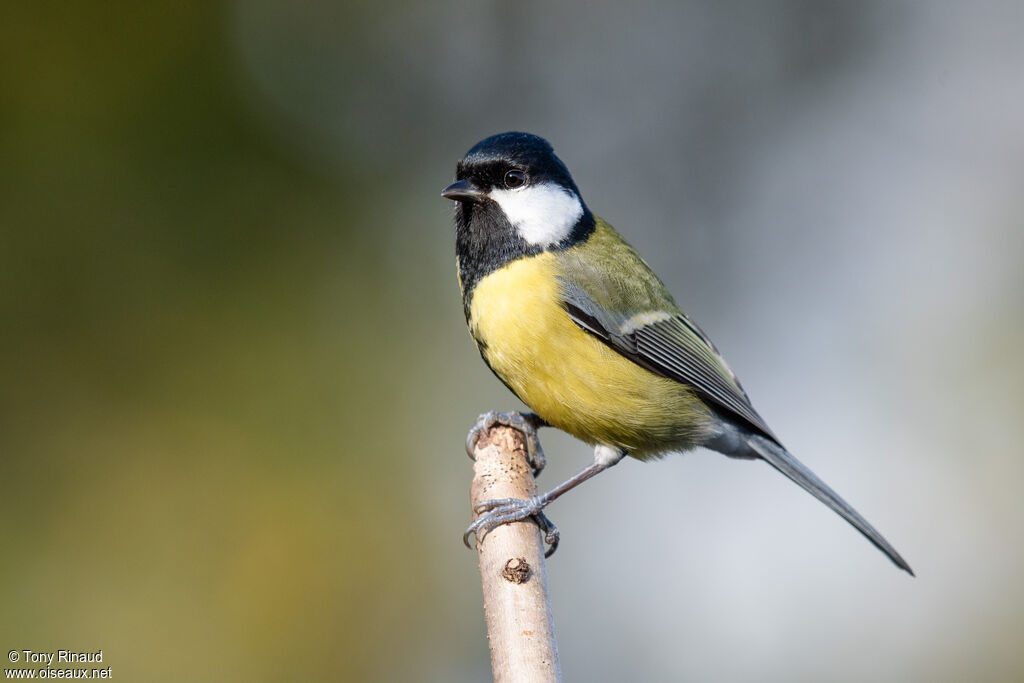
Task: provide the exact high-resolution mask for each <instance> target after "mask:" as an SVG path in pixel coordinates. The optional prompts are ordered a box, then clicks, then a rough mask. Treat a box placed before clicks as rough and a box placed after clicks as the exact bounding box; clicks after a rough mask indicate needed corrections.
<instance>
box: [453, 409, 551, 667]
mask: <svg viewBox="0 0 1024 683" xmlns="http://www.w3.org/2000/svg"><path fill="white" fill-rule="evenodd" d="M526 453H527V451H526V442H525V441H524V440H523V436H522V434H520V433H519V431H518V430H515V429H512V428H511V427H505V426H496V427H493V428H492V429H491V430H490V432H489V433H486V434H483V435H481V438H480V440H479V441H478V442H477V445H476V453H475V457H476V463H475V464H474V465H473V470H474V472H475V473H476V476H475V477H474V478H473V485H472V487H471V489H470V503H471V505H473V506H475V505H476V504H477V503H481V502H483V501H485V500H490V499H492V498H529V497H531V496H534V495H536V493H537V486H536V484H535V482H534V480H533V475H532V473H531V468H530V465H529V463H528V462H527V460H526ZM477 555H478V561H479V566H480V577H481V580H482V583H483V590H484V614H485V616H486V618H487V638H488V640H489V643H490V648H491V670H492V671H493V673H494V680H495V682H496V683H513V682H515V683H519V682H520V681H530V682H531V683H532V682H533V681H541V682H546V681H561V679H562V672H561V668H560V667H559V664H558V646H557V644H556V643H555V627H554V621H553V619H552V618H551V603H550V600H549V598H548V577H547V569H546V567H545V564H544V541H543V538H542V537H541V533H540V529H539V528H538V527H537V525H536V524H534V523H533V522H532V521H525V522H515V523H513V524H505V525H503V526H500V527H498V528H497V529H494V530H493V531H491V532H490V533H488V534H487V535H486V536H485V537H484V539H483V541H482V542H481V541H479V540H478V541H477Z"/></svg>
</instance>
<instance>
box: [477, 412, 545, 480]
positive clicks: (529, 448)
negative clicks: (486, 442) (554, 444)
mask: <svg viewBox="0 0 1024 683" xmlns="http://www.w3.org/2000/svg"><path fill="white" fill-rule="evenodd" d="M495 425H504V426H506V427H511V428H512V429H518V430H519V431H520V432H522V434H523V438H524V439H526V459H527V460H528V461H529V462H530V467H532V468H533V476H535V477H536V476H537V475H538V474H540V473H541V470H543V469H544V465H545V464H546V463H547V459H546V458H545V457H544V450H543V449H542V448H541V447H540V438H539V437H538V436H537V430H538V429H539V428H540V427H547V426H548V423H547V422H545V421H544V419H543V418H542V417H541V416H540V415H537V413H517V412H511V413H499V412H498V411H496V410H492V411H490V412H486V413H484V414H483V415H481V416H480V417H478V418H477V419H476V424H475V425H473V428H472V429H470V430H469V434H468V435H467V436H466V453H468V454H469V457H470V458H471V459H474V460H475V458H474V457H473V453H474V452H475V451H476V443H477V441H479V440H480V437H481V436H483V435H484V433H486V432H487V431H489V430H490V429H491V427H494V426H495Z"/></svg>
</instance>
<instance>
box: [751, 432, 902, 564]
mask: <svg viewBox="0 0 1024 683" xmlns="http://www.w3.org/2000/svg"><path fill="white" fill-rule="evenodd" d="M747 443H748V444H749V445H750V447H751V448H752V449H753V450H754V451H755V452H756V453H757V454H758V455H760V456H761V457H762V458H764V459H765V461H767V462H768V464H769V465H771V466H772V467H774V468H775V469H777V470H778V471H779V472H782V473H783V474H784V475H786V476H787V477H789V478H790V479H792V480H793V481H794V482H796V483H797V484H799V485H800V486H801V487H803V488H804V490H806V491H807V492H808V493H810V494H811V495H812V496H814V497H815V498H817V499H818V500H820V501H821V502H822V503H824V504H825V505H827V506H829V507H830V508H832V510H834V511H835V512H836V514H838V515H839V516H840V517H842V518H843V519H845V520H846V521H847V522H849V523H850V524H852V525H853V526H854V528H856V529H857V531H859V532H861V533H862V534H864V536H865V537H866V538H867V539H868V540H869V541H871V542H872V543H874V544H875V547H876V548H878V549H879V550H881V551H882V552H883V553H885V554H886V555H888V557H889V559H890V560H892V561H893V563H894V564H895V565H896V566H897V567H899V568H900V569H902V570H903V571H905V572H907V573H908V574H910V575H911V576H914V570H913V569H911V568H910V565H909V564H907V561H906V560H904V559H903V558H902V557H901V556H900V554H899V553H898V552H896V549H895V548H893V547H892V546H891V545H889V542H888V541H887V540H885V538H883V537H882V534H880V533H878V530H877V529H875V527H873V526H871V525H870V524H869V523H868V521H867V520H866V519H864V518H863V517H861V516H860V514H859V513H858V512H857V511H856V510H854V509H853V508H852V507H850V504H849V503H847V502H846V501H845V500H843V499H842V498H840V497H839V494H838V493H836V492H835V491H833V490H832V489H830V488H829V487H828V484H826V483H825V482H823V481H822V480H821V479H818V477H817V475H815V474H814V472H811V471H810V470H809V469H807V467H806V466H804V464H803V463H801V462H800V461H799V460H797V459H796V458H794V457H793V456H792V455H790V453H789V452H788V451H786V449H785V448H783V447H782V446H779V445H778V444H777V443H775V442H774V441H771V440H769V439H766V438H765V437H763V436H760V435H758V434H750V435H748V436H747Z"/></svg>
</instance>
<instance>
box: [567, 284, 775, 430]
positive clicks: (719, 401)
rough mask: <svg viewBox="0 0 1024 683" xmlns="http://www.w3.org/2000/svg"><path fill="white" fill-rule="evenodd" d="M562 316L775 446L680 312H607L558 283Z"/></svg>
mask: <svg viewBox="0 0 1024 683" xmlns="http://www.w3.org/2000/svg"><path fill="white" fill-rule="evenodd" d="M562 284H563V287H562V298H563V303H564V304H565V309H566V312H567V313H568V314H569V317H570V318H571V319H572V321H573V322H574V323H576V325H578V326H579V327H580V328H582V329H583V330H585V331H587V332H589V333H590V334H592V335H594V336H595V337H597V338H598V339H600V340H601V341H603V342H604V343H605V344H607V345H608V346H610V347H611V348H612V349H614V350H615V351H617V352H618V353H620V354H622V355H623V356H625V357H626V358H628V359H630V360H631V361H633V362H634V363H636V364H637V365H640V366H641V367H643V368H646V369H647V370H650V371H651V372H653V373H655V374H657V375H660V376H662V377H667V378H669V379H673V380H675V381H677V382H682V383H683V384H686V385H688V386H690V387H692V388H693V389H694V390H695V391H696V392H697V394H698V395H700V396H701V397H702V398H705V399H707V400H709V401H710V402H711V404H712V405H713V406H714V407H716V408H719V409H724V411H725V412H726V414H729V415H731V416H732V417H736V418H739V419H740V420H741V421H742V422H744V423H746V424H747V425H749V426H750V427H752V428H753V429H755V430H756V431H758V432H760V433H762V434H764V435H765V436H767V437H768V438H770V439H772V440H773V441H775V442H776V443H778V439H777V438H776V436H775V435H774V434H773V433H772V431H771V429H769V428H768V425H767V424H765V422H764V420H763V419H762V418H761V416H760V415H758V414H757V411H756V410H754V407H753V406H752V405H751V404H750V399H749V398H748V397H747V394H746V392H745V391H744V390H743V387H742V386H741V385H740V383H739V380H738V379H736V376H735V375H734V374H733V372H732V370H730V369H729V366H728V365H726V364H725V361H724V360H722V357H721V356H720V355H719V354H718V351H717V350H716V349H715V347H714V345H713V344H712V343H711V340H710V339H708V337H707V335H706V334H704V332H703V331H702V330H701V329H700V328H699V327H697V326H696V325H695V324H693V323H692V322H691V321H690V320H688V319H687V318H686V316H684V315H683V314H682V313H679V312H678V311H640V312H636V313H633V314H629V315H624V314H620V313H614V312H611V311H609V310H607V309H605V308H603V307H601V306H600V305H599V304H597V303H596V302H595V301H594V300H593V299H591V298H590V297H589V296H588V295H587V293H586V292H585V291H583V289H581V288H580V287H579V286H577V285H574V284H573V283H571V282H568V281H566V280H564V279H563V280H562Z"/></svg>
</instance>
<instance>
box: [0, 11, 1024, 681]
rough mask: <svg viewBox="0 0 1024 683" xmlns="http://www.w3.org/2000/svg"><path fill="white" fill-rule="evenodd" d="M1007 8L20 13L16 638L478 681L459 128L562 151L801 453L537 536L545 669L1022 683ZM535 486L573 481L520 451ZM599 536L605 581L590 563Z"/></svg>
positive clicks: (192, 663)
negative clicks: (448, 189)
mask: <svg viewBox="0 0 1024 683" xmlns="http://www.w3.org/2000/svg"><path fill="white" fill-rule="evenodd" d="M1022 28H1024V6H1022V5H1021V4H1020V3H1018V2H1012V1H1011V2H1005V3H915V2H888V1H882V0H868V1H866V2H860V3H814V2H806V0H772V1H770V2H763V3H740V2H731V1H730V2H707V3H693V2H690V3H674V2H663V3H644V4H632V3H630V4H627V3H621V2H610V1H607V0H600V1H591V2H582V1H576V2H565V3H558V4H557V5H556V4H549V3H541V2H527V1H524V2H517V3H514V4H509V3H500V4H499V3H490V2H455V1H444V2H436V3H422V4H416V3H405V2H393V1H380V0H378V1H377V2H372V3H371V2H368V1H367V2H361V1H355V2H353V1H350V2H346V3H340V4H339V3H333V2H326V1H323V0H304V1H302V2H297V3H294V2H284V1H283V0H254V1H253V2H224V3H210V2H188V1H186V2H182V1H181V0H174V1H173V2H172V1H170V0H152V1H150V2H146V3H131V2H106V3H55V2H33V3H5V4H4V7H3V9H2V10H0V377H2V381H0V487H2V488H0V490H2V492H3V495H2V496H0V519H2V522H0V544H2V548H3V550H2V556H3V561H2V562H0V645H2V646H3V647H5V648H6V649H8V650H10V649H17V650H22V649H31V650H34V651H52V650H56V649H58V648H64V649H72V650H90V651H94V650H97V649H101V648H102V649H103V651H104V663H105V664H106V665H109V666H111V667H112V673H113V676H114V678H115V679H116V680H121V681H136V680H137V681H179V680H191V681H229V680H238V681H243V680H244V681H286V680H312V679H316V680H345V681H479V680H486V679H487V678H488V677H489V676H490V668H489V659H488V652H487V643H486V639H485V633H484V621H483V613H482V606H481V602H482V600H481V595H480V584H479V577H478V575H477V572H476V562H475V556H474V554H473V553H472V552H470V551H468V550H466V549H465V548H463V547H462V545H461V541H460V535H461V533H462V531H463V529H464V527H465V526H466V524H467V523H468V522H469V520H470V512H469V508H468V487H469V482H470V479H471V477H472V471H471V467H470V462H469V460H468V459H467V458H466V456H465V454H464V453H463V447H462V444H463V438H464V436H465V433H466V430H467V429H468V428H469V427H470V425H471V424H472V422H473V420H474V418H475V416H476V414H477V413H479V412H482V411H484V410H487V409H492V408H500V409H511V408H515V407H517V406H518V403H517V401H516V400H515V399H514V397H512V396H511V395H510V394H509V393H508V392H507V390H506V389H505V388H504V387H503V386H502V385H501V384H500V383H499V382H497V381H496V380H495V379H494V378H493V377H492V376H491V374H490V373H489V372H488V371H487V369H486V368H485V366H484V365H483V363H482V362H481V361H480V359H479V358H478V356H477V354H476V351H475V349H474V348H473V346H472V343H471V341H470V339H469V336H468V334H467V333H466V331H465V328H464V323H463V320H462V308H461V302H460V299H459V291H458V286H457V283H456V279H455V272H454V256H453V249H454V244H453V240H454V236H453V230H452V228H451V213H452V207H451V206H450V203H449V202H447V201H445V200H443V199H441V198H440V196H439V192H440V190H441V188H442V187H444V186H445V185H446V184H447V183H448V182H450V180H451V178H452V177H453V172H454V164H455V162H456V160H457V159H458V158H459V157H460V156H461V155H462V154H463V153H464V152H465V151H466V150H467V149H468V148H469V147H470V146H471V145H473V144H474V143H475V142H476V141H477V140H479V139H481V138H483V137H485V136H487V135H490V134H493V133H496V132H501V131H505V130H509V129H518V130H527V131H530V132H534V133H537V134H540V135H543V136H545V137H547V138H548V139H550V140H551V141H552V142H553V144H554V145H555V148H556V150H557V151H558V153H559V154H560V156H561V157H562V158H563V159H564V160H565V162H566V163H567V164H568V166H569V168H570V169H571V170H572V171H573V173H574V176H575V178H576V180H577V182H578V184H579V186H580V188H581V189H582V191H583V194H584V198H585V199H586V200H587V202H588V204H589V205H590V207H591V208H592V209H593V210H594V211H595V212H596V213H598V214H600V215H602V216H604V217H605V218H607V219H608V220H609V221H610V222H612V224H613V225H615V226H617V227H618V228H619V229H620V230H621V232H623V233H624V234H625V235H626V237H627V238H628V239H629V240H630V241H631V242H632V243H633V244H634V245H635V246H636V247H637V248H638V249H639V250H640V251H641V253H643V254H645V255H646V256H647V258H648V260H649V261H650V263H651V265H652V266H653V267H654V268H655V270H656V271H657V272H658V273H660V274H661V275H662V277H663V279H664V280H665V281H666V282H667V284H668V285H669V287H670V289H671V290H672V291H673V292H674V293H675V294H676V298H677V300H678V301H679V302H680V304H681V305H682V307H683V308H684V310H686V311H687V312H688V313H689V314H690V315H691V316H692V317H693V318H694V319H695V320H697V321H698V322H699V323H700V324H701V325H702V326H703V327H704V328H705V329H706V330H707V331H708V332H709V333H710V334H711V336H712V338H713V339H714V340H715V341H716V343H717V344H718V346H719V348H720V349H721V350H722V352H723V354H724V355H725V357H726V358H728V359H729V362H730V364H731V365H732V367H733V369H734V370H736V372H737V373H738V374H739V376H740V377H741V378H742V380H743V382H744V385H745V386H746V388H747V390H748V392H749V393H750V395H751V396H752V397H753V399H754V403H755V405H756V406H757V407H758V410H759V411H760V412H761V413H762V414H763V415H764V417H765V418H766V419H767V420H768V422H769V423H770V424H771V425H772V426H773V428H774V429H775V431H776V432H777V433H778V434H779V435H780V436H781V438H782V439H783V440H784V442H785V443H786V444H787V446H788V447H789V448H790V450H792V451H793V452H794V453H796V454H797V455H798V457H800V458H801V459H802V460H803V461H804V462H806V463H807V464H808V465H809V466H810V467H811V468H813V469H814V470H816V471H817V472H818V473H819V474H820V475H821V476H822V477H823V478H824V479H825V480H826V481H828V482H829V483H830V484H831V485H832V486H833V487H835V488H836V489H837V490H838V491H839V492H840V493H841V494H842V495H843V496H845V497H846V498H847V499H848V500H850V502H851V503H852V504H853V505H854V506H855V507H857V508H858V509H859V510H860V511H861V512H862V513H863V514H864V515H865V516H866V517H867V518H868V519H870V520H871V521H872V522H873V523H874V524H875V525H876V526H878V528H879V529H881V530H882V532H883V533H884V534H885V535H886V536H887V537H888V538H889V540H891V541H892V542H893V544H894V545H895V546H896V547H897V548H898V549H899V550H900V551H901V552H902V553H903V554H904V555H905V556H906V557H907V559H908V560H909V561H910V563H911V565H912V566H913V567H914V569H915V570H916V571H917V573H918V578H916V579H911V578H909V577H908V576H906V575H904V574H903V573H901V572H899V571H898V570H897V569H895V568H894V567H893V566H892V565H891V564H889V562H888V561H887V560H886V559H885V558H884V557H883V556H882V555H881V554H880V553H878V552H877V551H876V550H875V549H874V548H872V547H871V546H870V545H869V544H868V543H867V542H866V541H865V540H864V539H863V538H861V537H860V536H859V535H858V534H857V533H856V532H855V531H854V530H853V529H851V528H850V527H849V526H847V525H846V524H845V523H844V522H842V521H841V520H840V519H839V518H838V517H836V516H835V515H833V514H832V513H831V512H829V511H828V510H827V509H826V508H825V507H824V506H822V505H821V504H819V503H818V502H816V501H815V500H813V499H812V498H811V497H810V496H808V495H807V494H806V493H804V492H802V491H801V490H800V489H798V488H797V487H795V486H794V485H793V484H791V483H790V482H788V481H787V480H785V479H784V478H783V477H781V476H780V475H778V474H777V473H775V472H774V471H773V470H771V469H770V468H769V467H767V466H765V465H763V464H760V463H750V462H738V461H730V460H728V459H726V458H723V457H721V456H719V455H717V454H709V453H706V452H697V453H693V454H690V455H687V456H685V457H672V458H668V459H666V460H664V461H662V462H658V463H653V464H646V465H644V464H640V463H637V462H634V461H627V462H624V463H623V464H621V465H620V466H619V467H617V468H615V469H614V470H612V471H611V472H609V473H607V474H605V475H603V476H601V477H599V478H597V479H595V480H594V481H593V482H591V483H588V484H587V485H586V486H584V487H582V488H581V489H579V490H578V491H577V492H574V493H573V494H572V495H571V496H568V497H566V498H565V499H562V500H560V501H559V502H558V503H557V504H555V505H554V506H552V507H551V508H550V509H549V514H550V516H551V517H552V519H554V521H555V522H556V523H557V524H558V525H559V527H560V529H561V531H562V533H563V543H562V546H561V549H560V550H559V551H558V553H557V555H556V556H555V557H554V558H553V559H552V560H551V561H550V563H549V573H550V583H551V590H552V596H553V603H554V605H553V606H554V615H555V621H556V627H557V629H558V637H559V645H560V651H561V657H562V666H563V669H564V672H565V675H566V679H567V680H576V681H582V680H595V681H596V680H601V681H605V680H607V681H613V680H627V679H628V680H682V679H686V680H707V681H753V680H757V681H863V680H873V681H961V680H990V681H995V680H1007V681H1009V680H1024V650H1022V649H1021V643H1022V642H1024V544H1022V543H1021V528H1022V527H1024V503H1022V499H1021V494H1020V482H1021V480H1022V478H1024V459H1022V457H1021V455H1022V453H1021V446H1020V443H1021V441H1020V439H1019V432H1020V429H1019V425H1020V420H1021V408H1022V406H1024V388H1022V387H1024V358H1022V354H1021V350H1022V348H1024V195H1022V190H1024V128H1022V124H1021V122H1022V121H1024V82H1022V75H1021V65H1022V63H1024V42H1022V41H1021V39H1020V36H1021V30H1022ZM542 438H543V439H544V443H545V446H546V449H547V452H548V457H549V462H550V465H549V468H548V470H547V471H546V472H545V473H544V475H543V477H542V479H541V482H540V483H541V486H543V487H545V488H546V487H548V486H550V485H553V484H554V483H555V482H558V481H560V480H561V479H562V478H564V477H566V476H568V475H569V474H571V473H572V472H574V471H576V470H577V469H579V468H580V467H582V466H583V465H585V464H586V463H587V462H589V459H590V457H591V456H590V452H589V449H587V448H586V447H585V446H583V445H581V444H579V443H576V442H574V441H573V440H572V439H570V438H568V437H566V436H564V435H561V434H557V433H552V432H550V431H548V432H545V433H543V434H542ZM608 558H613V559H614V563H613V564H612V566H613V567H614V568H615V570H614V571H613V572H609V571H608V566H609V563H608Z"/></svg>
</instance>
